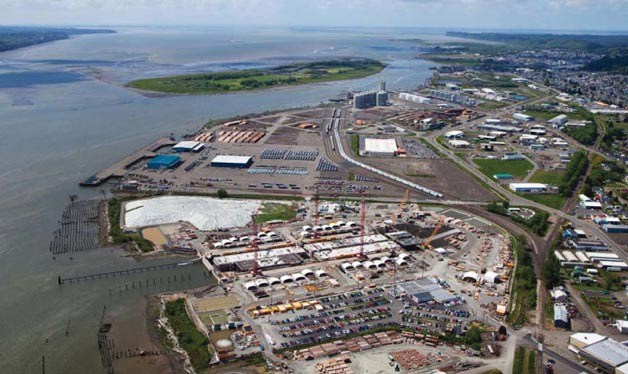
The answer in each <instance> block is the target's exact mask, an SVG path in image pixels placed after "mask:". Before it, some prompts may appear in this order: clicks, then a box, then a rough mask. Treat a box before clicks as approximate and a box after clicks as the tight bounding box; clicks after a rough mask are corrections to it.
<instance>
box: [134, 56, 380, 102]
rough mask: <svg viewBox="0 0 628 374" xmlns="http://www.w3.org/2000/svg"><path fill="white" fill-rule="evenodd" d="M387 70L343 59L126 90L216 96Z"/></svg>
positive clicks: (157, 81)
mask: <svg viewBox="0 0 628 374" xmlns="http://www.w3.org/2000/svg"><path fill="white" fill-rule="evenodd" d="M385 67H386V65H385V64H383V63H382V62H380V61H377V60H371V59H359V58H352V59H349V58H345V59H338V60H330V61H319V62H308V63H296V64H290V65H285V66H279V67H276V68H272V69H248V70H234V71H224V72H215V73H199V74H187V75H176V76H170V77H162V78H148V79H139V80H135V81H132V82H130V83H128V84H127V87H131V88H137V89H140V90H145V91H155V92H164V93H173V94H217V93H228V92H238V91H249V90H258V89H267V88H272V87H281V86H290V85H299V84H307V83H319V82H330V81H338V80H345V79H358V78H363V77H366V76H369V75H372V74H376V73H379V72H380V71H382V70H383V69H384V68H385Z"/></svg>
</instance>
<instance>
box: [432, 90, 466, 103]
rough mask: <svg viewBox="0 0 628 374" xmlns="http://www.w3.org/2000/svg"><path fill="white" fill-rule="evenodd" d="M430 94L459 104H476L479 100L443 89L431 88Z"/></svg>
mask: <svg viewBox="0 0 628 374" xmlns="http://www.w3.org/2000/svg"><path fill="white" fill-rule="evenodd" d="M430 96H432V97H435V98H437V99H441V100H447V101H451V102H454V103H457V104H462V105H467V106H475V105H477V101H476V100H475V99H473V98H470V97H468V96H466V95H461V94H459V93H457V92H450V91H442V90H430Z"/></svg>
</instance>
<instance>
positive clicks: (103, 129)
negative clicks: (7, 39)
mask: <svg viewBox="0 0 628 374" xmlns="http://www.w3.org/2000/svg"><path fill="white" fill-rule="evenodd" d="M114 29H116V31H118V33H117V34H102V35H84V36H80V37H76V38H72V39H69V40H65V41H59V42H54V43H49V44H44V45H40V46H35V47H31V48H25V49H20V50H15V51H10V52H5V53H0V192H1V194H0V336H1V337H2V339H0V372H1V373H38V372H42V362H41V361H42V356H45V363H46V373H53V374H56V373H64V374H67V373H70V374H71V373H98V372H104V370H103V367H102V364H101V359H100V355H99V352H98V347H97V344H96V332H97V330H98V326H99V322H100V319H101V315H102V311H103V307H105V306H106V315H107V318H111V319H114V320H116V321H122V323H124V321H125V319H128V320H131V319H133V318H135V319H137V318H141V315H139V316H138V312H137V308H133V306H135V305H137V304H138V303H140V302H141V301H142V298H144V297H145V295H146V294H150V293H153V292H161V291H169V290H174V289H177V288H180V287H182V286H184V287H195V286H201V285H204V284H206V283H207V279H206V278H204V277H203V273H202V269H201V268H200V266H190V267H186V268H185V269H174V270H167V271H163V272H158V273H152V274H150V275H141V276H130V277H121V278H116V279H114V280H111V279H109V280H96V281H91V282H85V283H80V284H78V285H77V284H75V285H65V286H62V287H60V286H58V285H57V277H58V276H71V275H77V274H90V273H94V272H100V271H104V270H110V269H111V270H115V269H120V268H128V267H134V266H138V264H137V263H135V262H134V260H132V259H130V258H128V257H123V256H122V254H121V253H120V252H116V251H115V250H112V249H106V250H99V251H92V252H89V253H81V254H73V255H62V256H57V257H56V259H53V257H52V256H51V254H50V253H49V251H48V245H49V242H50V239H51V237H52V233H53V231H54V230H55V228H56V225H57V222H58V220H59V218H60V215H61V213H62V211H63V208H64V206H65V205H66V204H67V203H68V202H69V200H68V196H69V195H70V194H78V195H79V196H80V197H82V198H89V197H94V196H97V195H99V194H100V190H99V189H81V188H79V187H78V183H79V182H80V181H81V180H83V179H85V178H86V177H88V176H90V175H92V174H93V173H94V172H96V171H98V170H100V169H102V168H104V167H106V166H108V165H109V164H111V163H113V162H115V161H117V160H119V159H120V158H122V157H123V156H125V155H127V154H129V153H131V152H133V151H134V150H135V149H137V148H138V147H140V146H142V145H145V144H147V143H149V142H151V141H152V140H154V139H155V138H157V137H159V136H164V135H169V134H170V133H174V134H175V135H182V134H185V133H188V132H190V131H193V130H195V129H197V128H198V127H200V126H201V125H202V124H203V123H205V122H206V121H207V120H209V119H216V118H223V117H229V116H233V115H237V114H246V113H253V112H260V111H265V110H271V109H283V108H290V107H297V106H304V105H316V104H318V103H320V102H322V101H326V100H327V99H329V98H331V97H335V96H336V95H338V94H340V93H341V92H343V91H349V90H361V89H370V88H374V87H375V86H376V84H377V82H378V81H380V80H385V81H386V82H387V86H388V88H389V89H411V88H414V87H416V86H417V85H420V84H422V83H423V82H424V81H425V79H427V78H429V77H430V76H431V71H430V70H429V67H430V66H433V64H432V63H429V62H426V61H423V60H419V59H416V58H415V55H416V53H417V49H416V48H417V47H416V44H415V43H412V42H409V41H407V40H409V39H412V38H418V37H421V36H420V35H422V34H425V32H424V31H420V30H416V31H413V30H407V29H406V30H393V29H382V30H377V29H316V28H307V29H305V28H304V29H298V28H242V27H238V28H231V27H211V28H210V27H206V28H198V27H197V28H192V27H190V28H115V27H114ZM335 56H360V57H371V58H376V59H379V60H382V61H384V62H386V63H387V64H388V65H389V66H388V67H387V68H386V69H385V70H384V71H382V72H381V73H379V74H377V75H374V76H371V77H367V78H364V79H359V80H354V81H344V82H332V83H324V84H313V85H307V86H300V87H288V88H279V89H273V90H268V91H260V92H251V93H239V94H229V95H215V96H170V97H161V98H148V97H144V96H142V95H139V94H137V93H135V92H132V91H129V90H127V89H125V88H124V87H123V85H124V83H126V82H128V81H129V80H132V79H136V78H141V77H152V76H160V75H169V74H177V73H187V72H199V71H212V70H215V71H219V70H225V69H242V68H250V67H264V66H274V65H278V64H283V63H290V62H295V61H304V60H309V59H321V58H330V57H335ZM142 265H146V263H143V264H142ZM177 275H178V276H179V277H185V278H184V279H185V281H182V282H179V283H176V284H175V283H172V284H167V285H161V286H155V287H148V288H146V287H145V288H142V289H139V288H133V289H130V290H126V289H125V287H128V286H130V285H131V284H132V283H133V284H136V282H137V284H139V283H140V282H144V281H146V282H148V281H149V280H150V282H153V281H152V279H154V278H155V279H160V278H164V279H165V277H173V278H174V277H175V276H177ZM140 314H141V313H140ZM138 328H139V327H138ZM139 333H140V332H138V334H139Z"/></svg>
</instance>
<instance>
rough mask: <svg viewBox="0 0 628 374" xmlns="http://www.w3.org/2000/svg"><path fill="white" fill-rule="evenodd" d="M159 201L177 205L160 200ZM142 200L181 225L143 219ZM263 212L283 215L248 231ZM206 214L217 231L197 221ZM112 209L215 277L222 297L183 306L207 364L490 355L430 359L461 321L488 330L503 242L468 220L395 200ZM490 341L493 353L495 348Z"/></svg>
mask: <svg viewBox="0 0 628 374" xmlns="http://www.w3.org/2000/svg"><path fill="white" fill-rule="evenodd" d="M171 198H176V199H178V200H177V201H176V202H162V201H160V199H171ZM194 199H203V200H202V202H198V201H195V200H194ZM151 200H153V201H151ZM149 202H150V203H151V204H157V205H158V206H162V207H163V209H164V210H166V211H169V210H172V211H176V210H177V208H179V209H180V210H181V214H184V215H181V214H174V213H173V212H171V213H168V214H164V215H162V216H155V214H154V212H152V211H151V209H153V208H151V207H150V204H148V203H149ZM231 203H233V204H236V205H238V204H239V205H238V208H237V209H235V210H234V211H233V212H230V211H229V210H228V209H223V208H221V205H220V204H225V206H228V205H230V204H231ZM168 204H170V205H172V208H168V206H170V205H168ZM189 204H202V205H201V207H202V208H200V209H198V210H197V211H194V210H191V209H190V208H188V207H187V206H188V205H189ZM269 204H279V205H290V204H291V205H290V206H291V207H292V208H293V209H294V210H295V215H294V217H293V218H291V219H285V220H279V219H272V220H260V217H264V214H265V213H264V212H265V209H267V207H268V206H270V205H269ZM272 206H274V205H272ZM217 210H219V211H220V212H221V217H222V219H221V222H222V223H223V224H222V225H221V226H220V227H218V226H216V225H214V224H209V223H208V222H211V221H212V215H213V214H215V213H214V212H215V211H217ZM124 211H125V212H126V214H125V215H124V217H123V219H122V221H121V223H122V226H123V227H127V226H125V225H126V224H127V223H131V222H132V226H133V229H135V230H140V231H141V232H142V233H143V232H145V230H146V228H144V227H143V225H149V226H148V227H149V228H151V229H153V230H158V231H159V232H160V233H162V235H163V237H164V238H165V242H166V243H167V244H165V245H164V246H163V250H164V251H169V250H173V251H181V249H185V253H190V254H192V253H195V254H197V255H198V256H199V257H201V259H202V261H203V264H204V265H205V266H206V268H207V269H208V271H210V272H212V273H213V274H214V276H215V277H216V278H217V279H218V280H219V284H220V285H221V288H222V290H224V294H223V293H222V291H220V292H216V290H215V291H213V292H211V293H205V294H198V295H196V294H195V295H187V296H185V298H186V301H187V303H188V305H189V308H188V311H189V312H190V313H191V318H192V320H193V321H195V323H196V324H197V326H198V327H199V330H201V331H206V332H207V334H208V336H209V337H210V341H211V342H212V344H213V352H214V355H215V357H214V358H215V360H216V362H218V361H220V360H223V361H224V360H227V361H228V360H231V359H235V358H237V357H246V356H247V355H250V354H252V352H256V351H259V350H260V349H264V348H263V347H264V346H266V347H267V348H266V349H271V350H273V351H276V352H277V354H278V355H279V357H283V358H284V359H285V360H288V361H294V362H295V363H296V364H297V365H301V364H300V363H299V362H310V360H319V359H325V358H327V357H333V356H335V355H336V354H338V353H340V352H345V351H348V352H352V353H354V354H359V353H360V352H363V351H367V350H371V349H378V348H379V347H384V346H387V345H392V344H413V345H417V344H418V345H421V346H426V347H436V346H438V347H439V350H440V352H441V354H440V355H431V354H425V357H423V356H421V357H422V358H421V359H420V360H417V361H416V362H408V363H403V358H402V357H403V355H401V356H399V358H398V359H397V361H396V362H397V363H396V364H397V365H401V367H404V365H406V366H407V365H410V366H412V365H416V366H417V368H418V367H421V368H424V367H428V368H430V367H431V368H436V367H439V365H445V364H447V365H455V364H456V363H458V362H460V361H461V359H462V358H464V357H466V356H467V355H469V354H473V355H480V356H484V357H486V358H487V359H491V357H493V354H492V353H490V352H489V351H482V350H471V348H470V347H466V348H464V347H463V348H460V347H458V348H457V351H455V350H453V348H447V347H442V348H440V347H441V345H442V344H444V343H447V342H444V341H441V339H442V336H444V335H448V336H454V337H455V336H459V337H461V339H462V336H464V334H465V332H466V331H467V329H468V328H469V326H471V325H473V324H477V323H481V324H482V326H483V327H482V328H483V329H485V330H486V331H496V330H497V329H498V328H499V327H500V326H501V325H502V323H503V322H502V321H503V318H504V315H505V313H506V311H507V306H508V304H509V299H508V297H509V296H508V291H507V288H508V286H507V285H508V280H509V278H510V276H511V272H512V269H513V265H514V262H513V258H512V253H511V251H510V244H509V240H508V236H507V235H506V233H505V232H504V231H502V230H501V229H500V228H499V227H497V226H494V225H493V224H491V223H490V222H486V221H483V220H482V219H480V218H478V217H475V216H472V215H468V214H466V213H464V212H462V211H458V210H455V209H451V208H447V207H430V206H421V205H418V204H412V203H409V191H407V192H405V193H404V194H403V196H402V197H401V200H400V201H398V202H396V203H370V202H367V201H366V199H365V198H363V197H362V198H360V199H359V200H358V201H339V202H338V201H330V200H325V199H323V198H321V197H320V196H319V195H318V194H316V195H314V196H312V197H311V198H309V199H307V200H301V201H297V202H295V203H289V202H272V201H271V202H268V201H255V200H251V201H247V200H235V201H231V200H229V199H227V200H220V199H214V198H200V197H184V196H179V197H157V198H153V199H147V200H136V201H132V202H129V203H126V206H125V208H124ZM203 214H204V215H205V216H203ZM248 214H250V215H248ZM232 216H233V217H232ZM151 217H152V218H151ZM190 217H193V219H191V218H190ZM267 218H268V217H267ZM184 220H187V222H182V221H184ZM451 334H453V335H451ZM355 336H358V338H355ZM218 341H220V344H218ZM447 344H449V343H447ZM492 344H494V345H495V348H491V349H493V350H499V348H498V347H499V346H500V344H501V343H499V342H496V343H492ZM395 349H396V347H395ZM444 351H446V352H447V353H446V354H445V353H443V352H444ZM353 359H354V360H355V358H353Z"/></svg>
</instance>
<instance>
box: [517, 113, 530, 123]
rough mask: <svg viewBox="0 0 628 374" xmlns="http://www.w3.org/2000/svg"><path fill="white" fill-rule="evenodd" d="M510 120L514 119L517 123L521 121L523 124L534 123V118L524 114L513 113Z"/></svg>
mask: <svg viewBox="0 0 628 374" xmlns="http://www.w3.org/2000/svg"><path fill="white" fill-rule="evenodd" d="M512 118H514V119H516V120H517V121H523V122H532V121H534V117H532V116H529V115H527V114H524V113H515V114H513V115H512Z"/></svg>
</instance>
